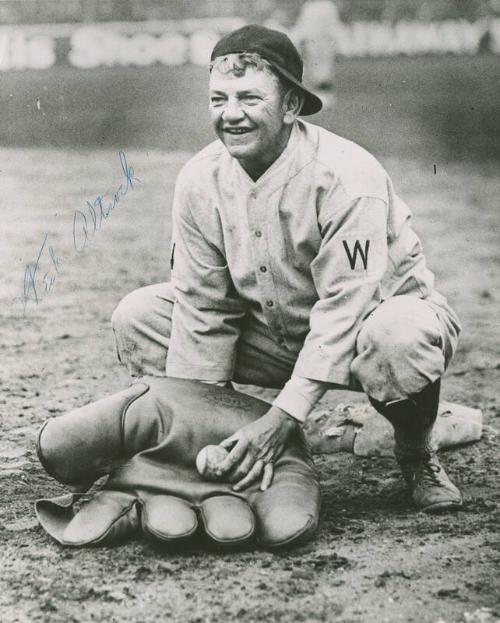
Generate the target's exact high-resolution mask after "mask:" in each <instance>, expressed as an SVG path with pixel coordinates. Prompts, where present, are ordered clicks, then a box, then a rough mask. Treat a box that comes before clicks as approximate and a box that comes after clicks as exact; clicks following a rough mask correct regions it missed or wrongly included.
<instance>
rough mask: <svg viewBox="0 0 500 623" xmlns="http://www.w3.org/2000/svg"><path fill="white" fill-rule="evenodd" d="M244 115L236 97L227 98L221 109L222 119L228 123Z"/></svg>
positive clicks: (238, 119)
mask: <svg viewBox="0 0 500 623" xmlns="http://www.w3.org/2000/svg"><path fill="white" fill-rule="evenodd" d="M244 117H245V113H244V112H243V109H242V107H241V104H240V102H239V101H238V99H237V98H232V97H230V98H228V100H227V102H226V105H225V106H224V110H223V111H222V119H223V120H224V121H227V122H229V123H234V122H236V121H240V120H241V119H243V118H244Z"/></svg>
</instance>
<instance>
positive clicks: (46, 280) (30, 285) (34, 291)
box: [21, 234, 62, 312]
mask: <svg viewBox="0 0 500 623" xmlns="http://www.w3.org/2000/svg"><path fill="white" fill-rule="evenodd" d="M48 239H49V234H45V238H44V239H43V242H42V245H41V247H40V249H39V250H38V253H37V256H36V260H35V261H34V262H31V263H30V264H27V265H26V268H25V269H24V280H23V294H22V297H21V300H22V302H23V306H24V311H25V312H26V306H27V305H28V302H29V301H30V300H32V301H33V302H34V303H35V304H36V305H38V303H40V302H41V301H42V300H43V298H44V297H45V295H46V294H48V293H49V292H50V290H51V289H52V286H53V285H54V283H55V281H56V279H57V277H58V276H59V274H60V268H61V264H62V260H61V258H60V257H59V256H58V255H57V253H56V252H55V251H54V248H53V247H52V245H51V244H49V243H48ZM47 261H48V263H49V266H48V270H45V272H44V273H43V277H42V278H41V279H39V275H41V273H42V271H43V268H42V265H43V264H45V265H46V263H47Z"/></svg>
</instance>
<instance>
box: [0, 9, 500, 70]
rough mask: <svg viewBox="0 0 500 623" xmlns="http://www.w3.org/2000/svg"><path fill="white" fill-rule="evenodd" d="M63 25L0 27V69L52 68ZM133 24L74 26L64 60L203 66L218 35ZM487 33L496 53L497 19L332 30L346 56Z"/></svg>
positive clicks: (432, 49)
mask: <svg viewBox="0 0 500 623" xmlns="http://www.w3.org/2000/svg"><path fill="white" fill-rule="evenodd" d="M67 27H68V25H66V27H65V30H63V31H61V34H60V35H58V34H57V27H54V26H51V29H50V31H46V32H47V34H44V30H43V28H44V27H43V26H40V29H39V30H38V29H37V31H36V32H34V31H33V29H32V28H31V27H29V28H28V27H26V30H23V29H22V28H0V71H8V70H23V69H48V68H49V67H52V66H53V65H54V64H55V63H56V54H55V40H56V39H57V38H59V37H60V38H66V37H68V34H67V33H68V28H67ZM136 27H137V28H138V29H139V28H140V25H134V24H128V25H127V30H128V33H127V34H125V33H124V32H120V31H119V29H118V28H110V27H106V26H104V25H97V24H93V25H89V26H83V27H81V28H76V30H74V31H73V32H72V34H71V37H70V51H69V54H68V61H69V63H70V64H71V65H73V66H74V67H80V68H82V69H92V68H95V67H115V66H121V67H129V66H136V67H147V66H151V65H154V64H155V63H161V64H162V65H184V64H186V63H192V64H194V65H200V66H204V67H206V66H207V64H208V62H209V56H210V52H211V50H212V48H213V46H214V45H215V43H216V42H217V41H218V39H219V37H220V35H221V33H220V32H219V31H218V29H217V28H218V27H217V26H214V27H213V28H212V27H211V26H207V24H198V25H197V28H195V29H194V30H193V31H191V32H190V33H189V34H187V33H185V32H179V31H178V30H174V29H172V25H170V26H169V27H165V28H164V29H163V31H162V30H161V27H160V28H158V29H157V30H156V31H155V32H150V33H146V32H134V31H133V29H134V28H136ZM54 28H55V29H56V30H54ZM487 33H488V50H489V51H490V52H493V53H496V54H500V18H495V19H490V20H488V21H487V20H478V21H476V22H467V21H465V20H448V21H441V22H427V23H425V22H409V21H399V22H396V23H391V22H354V23H352V24H344V23H341V24H339V25H338V27H337V28H336V30H335V47H336V50H337V52H338V54H339V55H340V56H345V57H380V56H398V55H406V56H418V55H421V54H476V53H477V52H478V50H479V44H480V41H481V40H482V39H483V38H484V37H485V35H486V34H487ZM61 60H62V59H61Z"/></svg>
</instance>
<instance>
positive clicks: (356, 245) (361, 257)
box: [342, 239, 370, 270]
mask: <svg viewBox="0 0 500 623" xmlns="http://www.w3.org/2000/svg"><path fill="white" fill-rule="evenodd" d="M363 243H364V247H363V244H362V243H361V242H360V241H359V240H357V239H356V240H354V239H353V240H342V244H343V245H344V249H345V252H346V255H347V260H348V262H349V266H350V267H351V270H359V269H361V268H362V269H363V270H368V252H369V250H370V241H369V240H364V241H363Z"/></svg>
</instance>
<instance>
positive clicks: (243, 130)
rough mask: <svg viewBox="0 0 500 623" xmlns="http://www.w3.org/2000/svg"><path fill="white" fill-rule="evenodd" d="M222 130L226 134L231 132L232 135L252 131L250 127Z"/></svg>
mask: <svg viewBox="0 0 500 623" xmlns="http://www.w3.org/2000/svg"><path fill="white" fill-rule="evenodd" d="M223 131H224V132H226V134H232V135H233V136H238V135H240V134H248V133H249V132H251V131H252V129H251V128H223Z"/></svg>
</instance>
